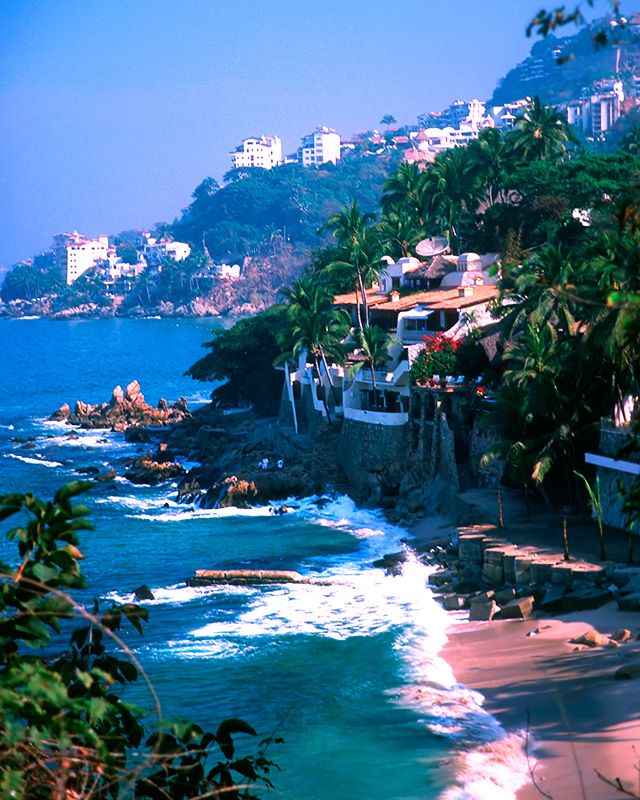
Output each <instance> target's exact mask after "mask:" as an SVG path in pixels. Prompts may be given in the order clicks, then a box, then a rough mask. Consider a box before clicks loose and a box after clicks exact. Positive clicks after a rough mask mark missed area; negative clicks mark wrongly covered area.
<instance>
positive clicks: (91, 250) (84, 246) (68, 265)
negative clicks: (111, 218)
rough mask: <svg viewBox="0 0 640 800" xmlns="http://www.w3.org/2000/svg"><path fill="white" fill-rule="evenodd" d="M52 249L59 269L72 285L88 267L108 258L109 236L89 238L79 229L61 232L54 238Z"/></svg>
mask: <svg viewBox="0 0 640 800" xmlns="http://www.w3.org/2000/svg"><path fill="white" fill-rule="evenodd" d="M52 249H53V252H54V254H55V259H56V264H57V266H58V269H59V270H60V272H61V274H62V277H63V278H64V279H65V281H66V282H67V284H68V285H70V284H72V283H73V282H74V281H75V280H77V279H78V278H79V277H80V276H81V275H82V274H83V273H84V272H86V271H87V270H88V269H91V268H92V267H95V266H96V264H97V263H99V262H101V261H106V260H107V257H108V250H109V237H108V236H104V235H102V236H98V238H97V239H89V238H87V237H86V236H83V235H82V234H80V233H78V231H72V232H71V233H59V234H57V235H56V236H54V238H53V245H52Z"/></svg>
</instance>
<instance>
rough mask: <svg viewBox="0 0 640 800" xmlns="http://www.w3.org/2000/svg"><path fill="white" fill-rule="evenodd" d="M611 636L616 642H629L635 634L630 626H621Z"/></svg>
mask: <svg viewBox="0 0 640 800" xmlns="http://www.w3.org/2000/svg"><path fill="white" fill-rule="evenodd" d="M611 638H612V639H613V640H614V641H615V642H628V641H629V639H633V634H632V633H631V631H630V630H629V628H619V629H618V630H617V631H614V632H613V633H612V634H611Z"/></svg>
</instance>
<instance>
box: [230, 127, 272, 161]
mask: <svg viewBox="0 0 640 800" xmlns="http://www.w3.org/2000/svg"><path fill="white" fill-rule="evenodd" d="M230 155H231V163H232V165H233V168H234V169H240V168H244V167H260V168H261V169H272V168H273V167H277V166H279V165H280V164H282V163H283V158H282V142H281V141H280V138H279V137H278V136H264V135H263V136H260V138H258V137H256V136H249V137H248V138H246V139H243V140H242V144H241V145H240V146H239V147H236V149H235V150H234V151H233V152H232V153H230Z"/></svg>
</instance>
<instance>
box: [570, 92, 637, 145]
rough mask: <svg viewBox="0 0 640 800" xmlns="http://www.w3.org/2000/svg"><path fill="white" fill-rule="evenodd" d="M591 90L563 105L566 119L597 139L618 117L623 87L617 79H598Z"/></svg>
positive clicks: (622, 101)
mask: <svg viewBox="0 0 640 800" xmlns="http://www.w3.org/2000/svg"><path fill="white" fill-rule="evenodd" d="M591 88H592V89H593V92H592V94H590V95H586V96H584V97H581V98H579V99H577V100H572V101H571V102H569V103H567V105H566V106H564V107H563V110H564V113H565V114H566V116H567V121H568V122H569V124H570V125H573V127H574V128H576V130H579V131H581V132H582V133H583V134H584V135H585V136H587V137H590V138H593V139H597V138H599V137H601V136H603V135H604V134H606V133H607V131H610V130H611V128H613V126H614V125H615V123H616V122H617V121H618V119H619V118H620V114H621V112H622V106H623V103H624V89H623V86H622V82H621V81H618V80H608V81H598V82H597V83H595V84H593V85H592V87H591Z"/></svg>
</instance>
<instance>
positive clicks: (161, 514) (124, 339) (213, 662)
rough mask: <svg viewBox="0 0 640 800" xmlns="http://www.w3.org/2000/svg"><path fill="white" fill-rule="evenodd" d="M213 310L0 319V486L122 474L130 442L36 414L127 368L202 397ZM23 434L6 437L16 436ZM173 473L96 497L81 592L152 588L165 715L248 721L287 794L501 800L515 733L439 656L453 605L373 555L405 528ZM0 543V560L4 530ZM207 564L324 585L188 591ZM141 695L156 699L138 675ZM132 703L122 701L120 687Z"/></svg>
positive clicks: (141, 650)
mask: <svg viewBox="0 0 640 800" xmlns="http://www.w3.org/2000/svg"><path fill="white" fill-rule="evenodd" d="M210 333H211V322H210V321H207V320H168V319H167V320H153V319H150V320H83V321H65V322H58V321H48V320H39V319H30V320H0V348H1V351H0V352H1V354H2V357H1V360H0V492H5V491H22V490H31V491H34V492H35V493H37V494H39V495H41V496H50V495H51V494H52V493H53V491H54V490H55V489H56V488H57V487H58V486H60V485H61V484H62V483H64V482H66V481H68V480H71V479H73V478H74V477H77V475H75V473H74V470H75V469H77V468H78V467H83V466H97V467H100V468H106V467H107V466H112V465H113V466H115V467H116V469H118V467H119V466H121V464H122V461H123V459H125V458H126V457H127V456H130V455H132V454H135V453H136V452H138V451H139V448H140V446H136V445H128V444H126V443H125V442H124V440H123V438H122V436H121V435H119V434H112V433H108V432H107V433H105V432H103V431H97V432H95V431H90V432H79V437H78V438H69V437H68V435H67V434H68V433H69V430H70V429H69V428H68V427H67V426H65V425H63V424H60V423H50V422H47V421H46V417H47V416H48V415H49V414H50V413H51V412H52V411H54V410H55V409H56V408H58V407H59V406H60V405H61V404H62V403H63V402H65V401H67V402H69V403H70V404H73V403H74V402H75V401H76V400H78V399H81V400H84V401H88V402H102V401H104V400H107V399H108V398H109V397H110V394H111V390H112V389H113V387H114V386H115V385H116V384H118V383H119V384H121V385H122V386H125V385H126V383H127V382H129V381H130V380H132V379H133V378H136V379H137V380H139V381H140V384H141V386H142V390H143V392H144V394H145V397H146V398H147V400H148V401H149V402H152V403H154V404H155V403H156V402H157V400H158V399H159V397H165V398H166V399H167V400H175V399H176V398H177V397H178V396H179V395H184V396H185V397H187V399H188V400H189V403H190V404H191V405H192V406H193V405H197V404H199V403H202V402H206V400H207V399H208V392H209V390H210V388H211V387H208V386H206V385H202V384H197V383H195V382H193V381H191V380H190V379H188V378H186V377H184V376H183V373H184V370H185V369H186V368H187V367H188V366H189V365H190V364H192V363H193V362H194V361H195V360H196V359H197V358H199V357H200V355H201V354H202V352H203V351H202V350H201V347H200V345H201V343H202V342H203V341H206V340H208V339H209V338H210ZM16 438H17V439H19V440H21V441H15V439H16ZM174 496H175V491H174V490H173V488H172V487H171V486H165V487H152V488H149V487H136V486H134V485H132V484H130V483H128V482H127V481H125V480H124V479H119V480H117V481H116V482H115V483H113V484H107V485H100V486H98V487H96V489H95V490H93V491H92V493H91V495H89V499H88V502H89V505H90V506H91V507H92V509H93V516H94V522H95V523H96V525H97V529H96V531H95V532H90V533H85V534H84V538H83V546H82V550H83V551H84V553H85V554H86V560H85V562H84V564H83V568H84V571H85V573H86V575H87V577H88V580H89V587H90V588H89V589H88V590H87V592H86V599H87V602H89V601H90V599H91V598H93V597H94V596H97V597H100V598H103V599H105V600H110V599H118V600H123V599H124V600H129V599H130V597H131V595H130V593H131V591H132V590H133V589H134V588H135V587H137V586H139V585H140V584H142V583H146V584H148V585H149V586H150V587H151V588H152V590H153V592H154V594H155V597H156V599H155V600H154V601H151V602H149V603H147V604H146V605H147V606H148V608H149V611H150V623H149V625H148V626H147V628H146V631H145V635H144V637H142V638H136V637H135V634H134V635H132V637H131V638H130V644H131V645H132V647H133V649H134V651H135V652H136V654H137V656H138V657H139V658H140V660H141V662H142V663H143V665H144V666H145V668H146V669H147V671H148V673H149V675H150V677H151V679H152V681H153V683H154V685H155V687H156V690H157V692H158V694H159V695H160V698H161V701H162V707H163V713H164V715H165V716H178V715H182V716H185V717H189V718H192V719H195V720H196V721H198V722H199V723H200V724H202V725H203V726H205V727H208V728H213V727H215V726H216V725H217V723H218V722H219V721H220V720H221V719H222V718H224V717H228V716H239V717H243V718H245V719H247V720H248V721H250V722H251V723H252V724H253V726H254V727H255V728H256V729H257V730H258V731H259V733H260V734H262V735H264V736H267V735H270V734H274V733H276V734H277V735H278V736H281V737H283V738H284V740H285V742H284V744H282V745H277V746H274V747H273V749H272V750H271V751H270V752H269V755H270V757H272V758H273V759H274V760H275V761H276V762H277V763H278V764H279V765H280V767H281V772H279V773H276V775H275V777H274V781H275V784H276V789H277V792H276V793H275V794H274V795H273V796H274V797H278V798H282V799H283V800H316V799H317V800H427V799H429V798H436V797H442V798H446V800H457V799H461V798H470V800H480V799H484V798H486V799H487V800H489V799H490V800H503V799H504V800H507V798H512V797H514V796H515V790H516V788H517V787H518V785H520V784H521V783H522V782H523V781H524V779H525V778H524V775H525V771H526V769H525V768H526V765H525V764H524V762H523V758H522V751H521V747H520V740H519V739H518V738H517V737H516V736H507V735H506V734H505V732H504V731H502V729H501V728H500V726H499V725H498V724H497V722H496V721H495V720H494V719H493V718H492V717H490V716H489V715H488V714H486V713H485V712H484V711H483V710H482V708H481V702H482V698H481V697H480V696H479V695H477V694H476V693H474V692H471V691H469V690H467V689H466V688H465V687H462V686H459V685H458V684H456V681H455V677H454V676H453V674H452V672H451V670H450V668H449V667H448V665H447V664H446V663H445V662H443V661H442V660H441V659H440V658H439V656H438V652H439V650H440V648H441V646H442V643H443V642H444V640H445V636H446V633H445V631H446V629H447V627H448V625H449V624H450V619H449V618H448V617H447V615H446V614H445V612H443V611H442V609H441V608H440V607H439V606H438V605H437V604H436V603H435V601H434V600H433V598H432V596H431V593H430V592H429V590H428V589H427V588H426V581H427V576H428V568H427V567H425V566H423V565H421V564H419V563H418V562H417V561H414V560H410V561H409V562H408V564H407V565H406V567H405V570H404V574H403V575H402V576H401V577H390V576H386V575H384V574H383V573H382V572H381V571H380V570H376V569H373V568H372V567H371V562H372V561H373V560H375V558H377V557H379V556H380V555H382V554H384V553H386V552H393V551H397V550H398V549H399V548H400V547H401V546H402V545H401V543H400V539H401V538H402V537H403V536H405V535H406V531H404V530H403V529H401V528H397V527H394V526H392V525H390V524H388V523H386V522H385V521H384V519H383V518H382V516H380V515H379V514H377V513H376V512H373V511H369V510H362V509H358V508H357V507H356V506H354V504H353V503H352V501H351V500H349V499H348V498H346V497H341V496H336V497H332V498H331V502H330V503H328V504H327V505H326V506H324V507H323V508H322V510H319V509H318V507H317V506H316V505H315V504H314V502H313V498H305V499H302V500H301V501H300V502H299V503H298V504H297V505H298V510H297V511H296V512H295V513H293V514H289V515H286V516H284V517H274V516H271V515H270V514H269V512H268V509H254V510H251V511H245V512H242V511H233V510H230V509H224V510H219V511H204V510H198V509H194V508H192V507H190V506H184V505H178V504H177V503H175V502H174V500H173V499H172V498H173V497H174ZM0 552H2V554H3V555H4V554H6V553H7V552H10V551H7V548H6V545H5V543H4V541H0ZM200 567H212V568H218V567H219V568H274V569H294V570H298V571H300V572H302V573H305V574H316V575H318V576H321V577H323V578H331V579H332V580H333V582H332V583H331V584H330V585H322V586H289V587H281V586H277V587H262V588H255V587H226V588H225V587H211V588H207V589H190V588H188V587H186V585H185V583H184V579H185V577H186V576H188V575H190V574H192V573H193V570H194V569H196V568H200ZM134 693H135V699H136V700H137V701H138V702H140V703H141V704H142V705H145V704H148V705H149V706H150V705H151V700H150V698H149V697H148V696H146V695H145V694H144V692H143V690H142V688H138V687H135V689H134ZM132 699H133V698H132Z"/></svg>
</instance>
